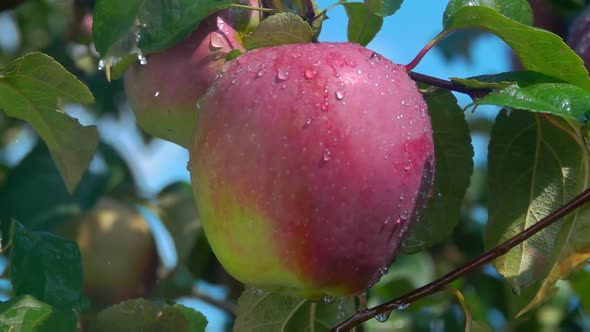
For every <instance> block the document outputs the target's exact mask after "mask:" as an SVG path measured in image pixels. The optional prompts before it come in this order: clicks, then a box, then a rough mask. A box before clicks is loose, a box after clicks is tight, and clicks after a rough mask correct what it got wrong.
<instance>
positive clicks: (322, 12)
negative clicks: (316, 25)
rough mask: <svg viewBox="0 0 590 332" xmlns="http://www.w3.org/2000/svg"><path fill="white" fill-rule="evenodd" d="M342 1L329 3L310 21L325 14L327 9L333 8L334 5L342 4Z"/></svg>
mask: <svg viewBox="0 0 590 332" xmlns="http://www.w3.org/2000/svg"><path fill="white" fill-rule="evenodd" d="M343 3H344V2H335V3H333V4H331V5H329V6H328V7H326V8H325V9H324V10H322V11H321V12H319V13H318V14H317V15H316V16H315V17H314V18H313V19H312V20H311V21H312V22H315V21H316V20H317V19H319V18H320V17H322V16H324V15H326V14H327V13H328V11H330V10H332V9H334V8H335V7H336V6H339V5H342V4H343Z"/></svg>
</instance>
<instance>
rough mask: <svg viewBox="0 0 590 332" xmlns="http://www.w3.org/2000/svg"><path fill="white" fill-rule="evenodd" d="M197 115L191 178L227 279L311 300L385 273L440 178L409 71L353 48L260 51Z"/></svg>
mask: <svg viewBox="0 0 590 332" xmlns="http://www.w3.org/2000/svg"><path fill="white" fill-rule="evenodd" d="M198 106H199V109H200V113H199V121H198V126H197V129H196V130H197V131H196V133H195V136H194V140H193V144H192V146H191V150H190V151H191V154H190V167H191V179H192V183H193V188H194V192H195V196H196V200H197V205H198V209H199V212H200V215H201V219H202V222H203V225H204V227H205V232H206V234H207V237H208V239H209V241H210V243H211V246H212V248H213V251H214V252H215V254H216V255H217V257H218V258H219V260H220V261H221V263H222V264H223V265H224V266H225V268H226V269H227V270H228V271H229V273H230V274H232V275H233V276H234V277H236V278H237V279H238V280H240V281H242V282H244V283H245V284H248V285H253V286H256V287H263V288H272V289H275V290H282V291H286V292H291V293H295V294H298V295H302V296H306V297H310V298H315V297H319V296H322V295H325V294H327V295H343V294H358V293H360V292H362V291H364V290H365V289H367V287H369V286H370V285H371V284H373V283H374V282H376V281H377V280H378V279H379V278H380V277H381V275H382V274H383V273H384V272H385V271H386V270H387V268H388V267H389V264H390V263H391V262H392V260H393V259H394V257H395V253H396V251H397V250H398V248H399V246H400V245H401V243H402V241H403V240H404V238H405V236H406V235H407V233H408V228H409V226H411V224H412V223H413V222H414V221H415V220H416V219H417V217H418V216H419V212H420V210H421V208H422V206H423V205H424V203H425V200H426V196H427V195H428V194H429V192H430V190H431V186H432V181H433V172H434V150H433V141H432V130H431V126H430V118H429V116H428V113H427V110H426V104H425V102H424V100H423V98H422V95H421V94H420V92H419V91H418V89H417V87H416V84H415V83H414V82H413V81H412V80H411V79H410V78H409V77H408V75H407V74H406V72H405V69H404V68H403V67H402V66H399V65H396V64H394V63H392V62H390V61H389V60H387V59H385V58H383V57H381V56H380V55H378V54H377V53H374V52H372V51H370V50H368V49H366V48H363V47H361V46H359V45H356V44H351V43H320V44H306V45H284V46H279V47H272V48H265V49H259V50H255V51H251V52H248V53H246V54H244V55H242V56H240V57H239V58H237V59H236V60H233V61H232V62H231V63H229V64H228V66H227V68H226V69H225V70H224V73H223V75H222V76H221V77H219V78H218V79H217V80H216V81H215V83H214V84H213V86H212V88H211V89H210V90H209V92H208V93H207V95H205V96H204V97H203V98H202V99H201V101H200V102H199V105H198Z"/></svg>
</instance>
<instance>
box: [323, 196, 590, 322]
mask: <svg viewBox="0 0 590 332" xmlns="http://www.w3.org/2000/svg"><path fill="white" fill-rule="evenodd" d="M588 201H590V188H588V189H586V190H584V191H583V192H582V193H581V194H579V195H578V196H576V197H575V198H574V199H572V200H571V201H569V202H568V203H567V204H565V205H564V206H562V207H560V208H559V209H557V210H555V211H554V212H553V213H551V214H550V215H548V216H547V217H545V218H543V219H541V221H539V222H538V223H536V224H534V225H533V226H531V227H529V228H527V229H525V230H524V231H522V232H520V233H519V234H517V235H516V236H514V237H513V238H511V239H509V240H508V241H506V242H504V243H502V244H500V245H499V246H497V247H495V248H494V249H492V250H489V251H488V252H486V253H484V254H482V255H481V256H479V257H477V258H475V259H474V260H472V261H471V262H469V263H467V264H465V265H463V266H461V267H459V268H457V269H455V270H453V271H451V272H449V273H447V274H445V275H444V276H442V277H441V278H439V279H437V280H435V281H433V282H431V283H429V284H427V285H424V286H422V287H420V288H417V289H415V290H413V291H411V292H409V293H407V294H405V295H402V296H400V297H398V298H396V299H393V300H391V301H389V302H386V303H384V304H381V305H379V306H376V307H374V308H370V309H365V310H362V311H359V312H357V313H356V314H355V315H354V316H352V317H351V318H349V319H348V320H347V321H345V322H343V323H341V324H340V325H338V326H336V327H335V328H334V329H332V331H334V332H341V331H349V330H350V329H352V328H353V327H355V326H357V325H359V324H361V323H362V322H365V321H367V320H369V319H371V318H373V317H375V316H377V315H379V314H383V313H386V312H390V311H392V310H396V309H398V308H399V307H402V306H405V305H408V304H410V303H412V302H414V301H416V300H418V299H421V298H423V297H426V296H429V295H432V294H434V293H437V292H439V291H441V290H442V289H444V287H445V286H447V285H448V284H450V283H451V282H453V281H455V280H457V279H459V278H460V277H462V276H463V275H465V274H467V273H469V272H471V271H474V270H476V269H478V268H480V267H482V266H483V265H485V264H487V263H490V262H491V261H493V260H494V259H496V258H498V257H500V256H502V255H504V254H506V253H507V252H508V251H509V250H510V249H512V248H514V247H515V246H517V245H519V244H521V243H522V242H524V241H525V240H527V239H528V238H530V237H531V236H533V235H535V234H536V233H537V232H539V231H541V230H542V229H544V228H546V227H547V226H549V225H551V224H553V223H554V222H556V221H557V220H559V219H561V218H562V217H564V216H566V215H567V214H568V213H570V212H572V211H573V210H575V209H577V208H578V207H580V206H582V205H583V204H585V203H587V202H588Z"/></svg>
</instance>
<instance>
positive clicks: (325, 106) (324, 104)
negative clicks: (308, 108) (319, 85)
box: [321, 100, 330, 112]
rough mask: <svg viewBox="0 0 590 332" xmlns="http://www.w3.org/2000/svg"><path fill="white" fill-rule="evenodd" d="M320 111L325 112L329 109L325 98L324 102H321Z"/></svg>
mask: <svg viewBox="0 0 590 332" xmlns="http://www.w3.org/2000/svg"><path fill="white" fill-rule="evenodd" d="M321 108H322V111H324V112H327V111H328V110H329V109H330V105H329V104H328V101H327V100H324V102H323V103H322V106H321Z"/></svg>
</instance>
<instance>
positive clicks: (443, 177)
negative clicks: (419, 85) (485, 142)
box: [402, 90, 473, 253]
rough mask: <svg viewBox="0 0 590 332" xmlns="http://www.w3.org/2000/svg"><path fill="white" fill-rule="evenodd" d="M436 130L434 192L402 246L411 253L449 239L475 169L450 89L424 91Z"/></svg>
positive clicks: (465, 129) (463, 123)
mask: <svg viewBox="0 0 590 332" xmlns="http://www.w3.org/2000/svg"><path fill="white" fill-rule="evenodd" d="M424 96H425V99H426V102H427V104H428V113H429V114H430V118H431V123H432V129H433V134H434V154H435V160H436V171H435V174H436V176H435V178H434V191H433V196H432V198H430V200H429V201H428V205H427V207H426V209H425V210H424V211H423V213H422V216H421V217H420V219H419V220H418V222H417V223H416V225H415V226H414V228H413V229H412V231H411V233H410V235H409V237H408V239H407V240H406V242H405V243H404V246H403V247H402V252H405V253H412V252H416V251H417V250H421V249H423V248H424V247H430V246H432V245H434V244H436V243H438V242H440V241H441V240H443V239H446V238H447V237H448V236H449V235H450V234H451V232H452V231H453V229H454V227H455V225H457V222H459V217H460V215H461V204H462V202H463V197H464V196H465V192H466V190H467V187H468V186H469V180H470V177H471V174H472V173H473V147H472V146H471V137H470V136H469V134H470V133H469V127H468V125H467V121H465V114H464V113H463V111H462V110H461V108H460V107H459V106H458V105H457V99H456V98H455V97H454V96H453V95H452V94H451V93H450V92H448V91H443V90H436V91H435V92H433V93H427V94H425V95H424Z"/></svg>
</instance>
